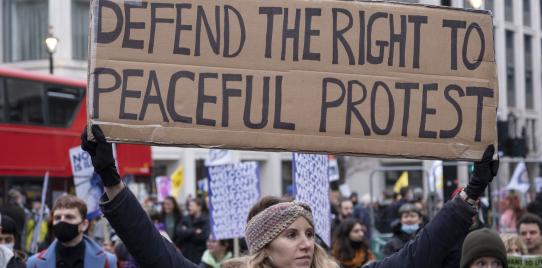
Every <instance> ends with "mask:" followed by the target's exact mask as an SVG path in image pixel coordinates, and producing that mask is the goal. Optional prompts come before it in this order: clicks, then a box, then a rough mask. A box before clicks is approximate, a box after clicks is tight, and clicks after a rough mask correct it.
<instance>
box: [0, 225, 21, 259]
mask: <svg viewBox="0 0 542 268" xmlns="http://www.w3.org/2000/svg"><path fill="white" fill-rule="evenodd" d="M18 238H19V232H18V230H17V224H16V223H15V221H14V220H13V219H11V217H9V216H6V215H0V267H7V268H23V267H25V264H24V261H25V259H26V254H24V253H23V252H22V251H21V250H20V248H19V245H15V242H16V241H18Z"/></svg>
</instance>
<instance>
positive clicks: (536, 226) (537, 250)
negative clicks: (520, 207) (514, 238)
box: [517, 213, 542, 255]
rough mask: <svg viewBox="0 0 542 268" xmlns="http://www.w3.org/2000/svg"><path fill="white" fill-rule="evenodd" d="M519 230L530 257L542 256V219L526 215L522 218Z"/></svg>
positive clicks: (529, 214)
mask: <svg viewBox="0 0 542 268" xmlns="http://www.w3.org/2000/svg"><path fill="white" fill-rule="evenodd" d="M517 230H518V233H519V236H520V237H521V240H523V243H525V245H527V249H528V250H529V255H542V234H541V231H542V219H541V218H540V217H538V216H536V215H534V214H531V213H526V214H525V215H523V217H521V218H520V220H519V222H518V226H517Z"/></svg>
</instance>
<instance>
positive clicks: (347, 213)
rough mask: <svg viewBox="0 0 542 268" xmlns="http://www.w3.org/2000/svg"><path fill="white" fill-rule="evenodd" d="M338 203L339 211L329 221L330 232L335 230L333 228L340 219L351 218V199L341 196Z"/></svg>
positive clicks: (352, 206) (352, 208)
mask: <svg viewBox="0 0 542 268" xmlns="http://www.w3.org/2000/svg"><path fill="white" fill-rule="evenodd" d="M338 203H339V206H338V210H339V211H338V215H337V217H335V218H334V219H333V222H332V223H331V233H333V232H334V231H335V228H336V227H337V226H339V224H341V222H342V221H344V220H345V219H348V218H351V217H352V215H353V213H354V204H352V200H350V199H348V198H343V197H341V199H340V200H339V202H338Z"/></svg>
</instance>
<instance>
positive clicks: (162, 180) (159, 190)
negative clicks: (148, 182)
mask: <svg viewBox="0 0 542 268" xmlns="http://www.w3.org/2000/svg"><path fill="white" fill-rule="evenodd" d="M154 181H155V183H156V199H157V201H158V202H164V200H166V197H168V196H170V195H171V178H170V177H168V176H158V177H156V178H155V179H154Z"/></svg>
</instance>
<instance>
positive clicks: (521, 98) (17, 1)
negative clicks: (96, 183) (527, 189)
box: [0, 0, 542, 198]
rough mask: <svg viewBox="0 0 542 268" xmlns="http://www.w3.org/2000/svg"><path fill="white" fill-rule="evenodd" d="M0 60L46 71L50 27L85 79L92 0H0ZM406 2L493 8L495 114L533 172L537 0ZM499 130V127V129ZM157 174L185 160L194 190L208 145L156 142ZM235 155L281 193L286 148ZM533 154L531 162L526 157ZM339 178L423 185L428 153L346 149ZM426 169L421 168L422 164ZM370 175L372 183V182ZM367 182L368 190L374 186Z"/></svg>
mask: <svg viewBox="0 0 542 268" xmlns="http://www.w3.org/2000/svg"><path fill="white" fill-rule="evenodd" d="M0 2H1V6H0V9H1V10H0V29H2V35H1V36H0V62H1V65H2V66H9V67H14V68H22V69H26V70H32V71H36V72H44V73H45V72H48V70H49V55H48V53H47V51H46V50H45V46H44V43H43V40H44V39H45V38H46V37H47V36H48V35H49V34H52V35H54V36H56V37H57V38H58V39H59V44H58V48H57V50H56V52H55V53H54V54H53V62H54V74H55V75H59V76H66V77H72V78H78V79H81V80H85V79H86V77H87V57H88V49H87V42H88V30H89V27H88V22H89V21H88V20H89V19H88V11H89V0H1V1H0ZM403 2H411V3H421V4H430V5H449V6H453V7H461V8H480V9H488V10H491V11H492V12H493V14H494V33H495V53H496V59H497V68H498V79H499V109H498V117H499V120H501V121H506V124H503V126H504V130H502V129H500V130H499V133H501V132H502V133H504V134H506V136H508V137H510V138H512V139H511V140H512V141H513V142H512V143H511V144H512V147H521V146H513V145H514V144H515V145H517V144H516V143H514V142H519V143H518V144H521V145H524V146H523V147H524V148H525V149H526V150H525V152H524V153H525V154H524V156H525V158H526V159H528V163H530V164H529V165H528V166H529V172H530V174H534V175H538V170H539V168H538V161H539V159H540V156H541V155H540V153H541V150H540V147H541V143H542V142H540V139H539V138H538V137H540V136H541V134H542V133H541V132H542V126H541V125H542V124H541V122H540V119H541V118H542V92H541V91H542V67H541V63H542V58H541V54H542V19H541V13H542V0H409V1H403ZM504 134H503V135H504ZM152 151H153V159H154V172H155V175H157V176H158V175H169V174H171V173H172V172H173V171H174V170H175V169H176V168H177V167H178V166H179V165H182V166H183V169H184V174H185V180H184V181H185V184H184V187H183V193H182V197H183V198H184V197H187V196H188V195H195V194H196V192H197V188H198V180H202V179H204V178H205V176H206V175H205V168H204V160H205V158H206V157H207V150H205V149H192V148H172V147H154V148H153V150H152ZM235 158H236V159H237V160H239V161H245V160H255V161H258V162H259V163H260V166H261V180H262V183H261V190H262V191H261V192H262V193H263V194H274V195H281V194H284V193H286V191H287V188H288V185H289V184H291V154H289V153H270V152H248V151H235ZM518 159H523V158H522V157H504V158H502V161H503V162H504V164H503V165H502V166H501V174H500V180H499V182H500V184H501V185H504V184H505V183H506V182H507V180H508V178H509V177H510V176H509V175H510V173H511V170H513V168H514V167H515V164H516V161H517V160H518ZM529 161H530V162H529ZM341 163H343V164H344V169H343V170H344V172H343V174H342V177H343V178H342V180H343V181H345V182H346V183H347V184H348V185H349V188H350V189H351V190H352V191H357V192H359V193H360V194H366V193H370V192H373V197H374V198H377V197H378V196H379V195H380V193H381V192H382V190H383V189H386V188H390V186H393V183H394V182H395V180H396V179H397V178H398V177H399V175H400V174H401V172H402V170H404V168H403V167H404V166H407V167H408V169H409V170H410V172H409V174H410V177H411V180H412V183H413V184H414V185H417V186H419V187H422V188H423V189H425V191H426V192H427V189H428V184H429V182H428V180H427V178H428V177H429V174H428V171H427V170H430V167H431V165H432V163H431V161H419V160H393V159H373V158H359V157H344V158H342V161H341ZM467 169H468V166H467V165H466V164H465V163H463V164H459V165H458V166H457V177H458V178H459V180H460V181H462V182H463V183H464V182H465V181H466V180H467V177H468V175H467ZM424 170H425V171H424ZM371 181H372V183H371ZM371 185H372V191H371V187H370V186H371Z"/></svg>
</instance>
